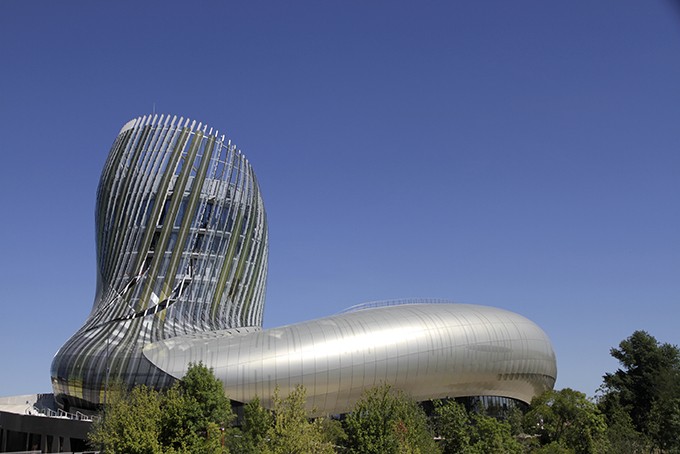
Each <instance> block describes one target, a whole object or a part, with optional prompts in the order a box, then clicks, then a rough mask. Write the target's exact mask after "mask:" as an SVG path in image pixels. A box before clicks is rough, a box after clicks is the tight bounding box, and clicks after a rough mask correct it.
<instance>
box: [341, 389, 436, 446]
mask: <svg viewBox="0 0 680 454" xmlns="http://www.w3.org/2000/svg"><path fill="white" fill-rule="evenodd" d="M344 422H345V433H346V434H347V447H348V448H349V449H350V451H351V452H360V453H376V454H377V453H381V454H382V453H397V452H398V453H402V452H408V453H433V452H438V450H439V449H438V447H437V445H436V444H435V443H434V440H433V438H432V434H431V433H430V431H429V428H428V421H427V417H426V415H425V412H424V411H423V410H422V408H420V407H419V406H418V405H417V404H416V403H415V402H414V401H413V400H412V399H411V398H410V397H408V396H407V395H405V394H404V393H403V392H401V391H394V390H392V388H391V387H390V386H389V385H387V384H384V385H380V386H377V387H374V388H371V389H368V390H366V391H364V394H363V396H362V398H361V399H360V400H359V401H358V402H357V403H356V405H355V406H354V407H353V409H352V411H351V412H350V413H349V414H348V415H347V417H346V418H345V421H344Z"/></svg>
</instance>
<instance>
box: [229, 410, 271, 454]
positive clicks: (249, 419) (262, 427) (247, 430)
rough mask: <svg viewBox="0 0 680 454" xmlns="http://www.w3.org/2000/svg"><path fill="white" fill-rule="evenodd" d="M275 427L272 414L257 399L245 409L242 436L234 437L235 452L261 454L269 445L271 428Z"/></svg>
mask: <svg viewBox="0 0 680 454" xmlns="http://www.w3.org/2000/svg"><path fill="white" fill-rule="evenodd" d="M273 425H274V416H273V415H272V413H271V412H270V411H269V410H267V409H266V408H264V407H263V406H262V405H261V404H260V399H258V398H257V397H256V398H255V399H253V400H252V401H250V402H248V403H247V404H246V405H245V407H244V413H243V422H242V424H241V433H240V436H237V437H234V443H235V446H234V448H233V449H232V450H233V451H234V452H240V453H243V454H249V453H253V454H256V453H260V452H262V451H263V450H264V449H265V448H266V445H267V437H268V432H269V429H270V427H272V426H273Z"/></svg>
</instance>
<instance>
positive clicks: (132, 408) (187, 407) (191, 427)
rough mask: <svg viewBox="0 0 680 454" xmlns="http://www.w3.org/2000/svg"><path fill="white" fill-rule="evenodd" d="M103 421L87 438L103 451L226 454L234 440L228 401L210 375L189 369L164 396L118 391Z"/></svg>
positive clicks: (138, 390) (140, 389)
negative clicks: (227, 442) (228, 445)
mask: <svg viewBox="0 0 680 454" xmlns="http://www.w3.org/2000/svg"><path fill="white" fill-rule="evenodd" d="M107 397H108V399H107V400H108V402H107V406H106V408H105V410H104V414H103V417H102V418H101V420H100V421H99V422H98V423H96V424H95V426H94V427H93V430H92V431H91V432H90V434H89V440H90V443H91V444H92V445H93V446H94V447H97V448H98V449H100V450H102V451H104V452H112V453H129V454H137V453H139V454H142V453H144V454H151V453H161V452H162V453H195V454H205V453H226V452H228V449H227V448H225V444H226V443H225V439H227V440H228V439H229V438H230V437H232V436H233V431H234V429H232V428H231V427H230V425H231V421H232V420H233V413H232V412H231V405H230V403H229V399H227V398H226V397H225V396H224V391H223V390H222V384H221V383H220V382H219V380H217V379H216V378H215V377H214V375H213V374H212V371H211V370H209V369H208V368H206V367H205V366H203V365H202V364H197V365H190V367H189V370H188V372H187V375H186V376H185V378H184V380H183V381H181V382H178V383H176V384H175V385H174V386H173V387H172V388H170V389H169V390H168V391H167V392H166V393H163V394H161V393H158V392H156V391H154V390H150V389H148V388H146V387H145V386H137V387H135V388H133V389H132V391H130V392H127V391H126V390H125V389H124V388H123V387H122V386H117V387H114V389H113V390H112V391H109V392H108V393H107Z"/></svg>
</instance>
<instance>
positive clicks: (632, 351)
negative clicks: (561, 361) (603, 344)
mask: <svg viewBox="0 0 680 454" xmlns="http://www.w3.org/2000/svg"><path fill="white" fill-rule="evenodd" d="M610 352H611V355H612V356H613V357H614V358H616V359H617V360H618V361H619V364H620V366H621V367H620V368H619V369H617V370H616V372H614V373H607V374H605V375H604V377H603V385H602V387H601V392H602V394H601V396H600V398H599V406H600V408H601V409H602V411H603V413H605V414H606V415H607V418H608V420H609V423H610V425H612V429H610V434H609V438H610V440H611V441H612V442H615V443H618V444H625V443H626V442H629V444H628V445H627V446H628V449H629V450H628V452H641V451H642V450H643V449H644V448H645V447H646V445H647V444H651V445H652V446H653V447H656V448H657V449H659V450H662V452H674V450H675V451H678V450H680V437H678V436H677V433H678V430H680V405H679V404H680V349H678V347H676V346H674V345H671V344H667V343H660V342H659V341H657V340H656V338H654V336H651V335H650V334H649V333H647V332H645V331H635V332H634V333H633V334H632V335H631V336H630V337H628V338H626V339H624V340H623V341H621V343H619V347H618V348H612V349H611V351H610ZM622 412H625V413H626V414H627V415H628V416H629V421H630V423H631V424H632V426H633V428H634V431H631V430H630V427H628V426H627V425H626V424H627V423H626V418H624V417H622V415H621V413H622ZM645 440H646V441H647V443H645ZM632 441H635V442H634V443H633V442H632ZM638 448H639V449H638Z"/></svg>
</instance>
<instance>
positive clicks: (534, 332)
mask: <svg viewBox="0 0 680 454" xmlns="http://www.w3.org/2000/svg"><path fill="white" fill-rule="evenodd" d="M144 355H145V356H146V357H147V358H148V359H149V360H150V361H151V362H152V363H154V364H155V365H157V366H158V367H159V368H160V369H162V370H165V371H166V372H168V373H169V374H171V375H173V376H175V377H177V378H180V377H182V376H183V375H184V373H185V372H186V368H187V364H188V363H189V362H198V361H202V362H203V363H204V364H206V365H207V366H209V367H212V368H213V370H214V371H215V374H216V375H217V377H218V378H219V379H220V380H222V382H223V384H224V388H225V392H226V393H227V395H228V396H229V397H230V398H231V399H233V400H236V401H240V402H247V401H249V400H251V399H253V398H254V397H255V396H258V397H260V398H261V399H262V401H263V404H264V405H270V404H271V402H270V398H271V395H272V393H273V390H274V389H275V387H276V386H279V387H280V389H281V393H282V394H283V395H285V394H286V393H287V392H289V391H290V390H292V389H293V388H294V387H295V386H296V385H297V384H302V385H304V386H305V387H306V389H307V396H308V402H307V405H308V410H309V411H314V412H315V413H316V414H324V413H342V412H346V411H347V410H349V409H350V408H351V407H352V405H353V404H354V403H355V402H356V401H357V399H358V398H359V397H360V396H361V393H362V392H363V390H364V389H365V388H367V387H370V386H374V385H377V384H379V383H390V384H393V385H394V386H395V387H398V388H400V389H403V390H404V391H406V392H408V393H409V394H411V395H412V396H413V397H414V398H415V399H417V400H429V399H433V398H444V397H459V396H482V395H497V396H504V397H511V398H514V399H518V400H521V401H524V402H529V401H530V400H531V398H532V397H533V396H535V395H537V394H539V393H540V392H542V391H544V390H547V389H550V388H552V386H553V385H554V383H555V378H556V373H557V371H556V367H555V355H554V353H553V350H552V347H551V345H550V341H549V340H548V338H547V336H546V335H545V333H544V332H543V331H542V330H541V329H540V328H539V327H538V326H536V325H535V324H534V323H532V322H531V321H529V320H527V319H526V318H524V317H522V316H520V315H517V314H514V313H511V312H508V311H504V310H501V309H497V308H492V307H485V306H473V305H464V304H408V305H401V306H399V305H390V306H386V307H376V308H371V309H364V310H361V311H352V312H346V313H341V314H338V315H334V316H331V317H327V318H323V319H320V320H312V321H309V322H304V323H298V324H294V325H289V326H284V327H281V328H275V329H273V330H264V331H259V332H254V333H251V334H248V335H244V336H232V335H231V334H230V333H225V335H224V336H222V337H214V336H213V337H211V338H209V339H208V338H205V339H204V338H201V337H200V335H195V336H192V337H191V338H185V337H176V338H173V339H168V340H165V341H160V342H156V343H153V344H150V345H148V346H147V347H146V348H145V349H144Z"/></svg>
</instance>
